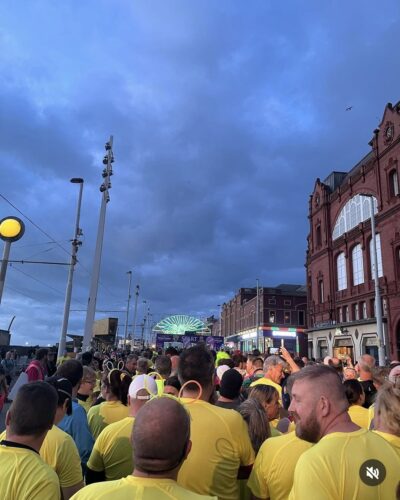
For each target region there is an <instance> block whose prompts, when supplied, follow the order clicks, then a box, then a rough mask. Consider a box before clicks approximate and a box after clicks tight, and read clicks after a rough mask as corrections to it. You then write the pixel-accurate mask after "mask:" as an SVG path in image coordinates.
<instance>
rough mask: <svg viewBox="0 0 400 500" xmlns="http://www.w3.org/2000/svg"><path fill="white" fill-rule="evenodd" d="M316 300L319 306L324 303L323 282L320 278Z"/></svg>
mask: <svg viewBox="0 0 400 500" xmlns="http://www.w3.org/2000/svg"><path fill="white" fill-rule="evenodd" d="M318 300H319V303H320V304H323V303H324V280H323V279H322V278H320V279H319V280H318Z"/></svg>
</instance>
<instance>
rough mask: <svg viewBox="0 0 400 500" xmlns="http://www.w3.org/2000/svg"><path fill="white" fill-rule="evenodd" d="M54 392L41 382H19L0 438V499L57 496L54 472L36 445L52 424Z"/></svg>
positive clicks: (57, 483) (58, 492)
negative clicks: (22, 383)
mask: <svg viewBox="0 0 400 500" xmlns="http://www.w3.org/2000/svg"><path fill="white" fill-rule="evenodd" d="M56 408H57V393H56V391H55V389H54V388H53V387H51V386H50V385H49V384H46V383H45V382H31V383H29V384H25V385H23V386H22V387H21V388H20V389H19V391H18V393H17V395H16V397H15V399H14V402H13V404H12V405H11V408H10V410H9V411H8V412H7V415H6V439H3V440H2V441H0V471H1V472H0V473H1V480H0V498H1V499H7V500H44V499H47V498H48V499H50V498H51V499H52V500H53V499H54V500H59V499H60V484H59V481H58V478H57V474H56V473H55V472H54V471H53V470H52V468H51V467H50V466H49V465H47V464H46V463H45V462H43V460H42V459H41V457H40V455H39V450H40V447H41V446H42V443H43V441H44V439H45V437H46V434H47V433H48V431H49V429H50V428H51V427H52V425H53V421H54V416H55V413H56Z"/></svg>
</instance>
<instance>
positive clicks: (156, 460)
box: [73, 397, 214, 500]
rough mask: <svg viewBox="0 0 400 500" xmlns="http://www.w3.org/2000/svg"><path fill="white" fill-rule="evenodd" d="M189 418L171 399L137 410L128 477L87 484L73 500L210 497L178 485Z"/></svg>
mask: <svg viewBox="0 0 400 500" xmlns="http://www.w3.org/2000/svg"><path fill="white" fill-rule="evenodd" d="M189 436H190V417H189V415H188V413H187V412H186V411H185V409H184V407H183V406H182V405H181V404H180V403H179V402H178V401H176V400H174V399H172V398H168V397H165V398H155V399H153V400H151V401H149V402H148V403H146V404H145V405H144V406H143V407H142V408H141V410H140V411H139V412H138V414H137V416H136V419H135V425H134V428H133V435H132V445H133V453H134V456H133V461H134V463H135V468H134V470H133V473H132V475H131V476H128V477H125V478H123V479H120V480H117V481H108V482H106V483H101V484H91V485H89V486H86V488H84V489H83V490H81V491H79V492H78V493H77V494H76V495H75V496H74V497H73V500H113V499H114V498H118V500H132V499H133V498H134V499H136V500H144V499H149V498H154V499H157V500H171V499H175V500H210V499H211V498H214V497H209V496H200V495H197V494H196V493H193V492H191V491H189V490H187V489H185V488H182V487H181V486H179V485H178V484H177V482H176V478H177V476H178V472H179V469H180V467H181V466H182V463H183V462H184V461H185V459H186V458H187V456H188V454H190V448H191V442H190V438H189Z"/></svg>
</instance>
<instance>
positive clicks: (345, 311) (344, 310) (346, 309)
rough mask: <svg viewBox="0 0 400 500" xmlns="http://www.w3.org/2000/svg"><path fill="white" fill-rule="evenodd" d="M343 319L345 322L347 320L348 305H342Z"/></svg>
mask: <svg viewBox="0 0 400 500" xmlns="http://www.w3.org/2000/svg"><path fill="white" fill-rule="evenodd" d="M343 321H344V322H345V323H347V322H348V321H349V306H344V307H343Z"/></svg>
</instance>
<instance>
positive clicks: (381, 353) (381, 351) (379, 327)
mask: <svg viewBox="0 0 400 500" xmlns="http://www.w3.org/2000/svg"><path fill="white" fill-rule="evenodd" d="M362 196H366V197H367V198H369V206H370V212H371V233H372V260H373V266H372V274H373V278H374V284H375V310H376V313H375V315H376V334H377V336H378V343H379V344H378V362H379V366H385V363H386V359H385V357H386V356H385V354H386V353H385V342H384V337H383V322H382V304H381V291H380V289H379V275H378V254H377V251H376V231H375V207H374V197H373V196H372V194H364V193H363V194H362Z"/></svg>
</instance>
